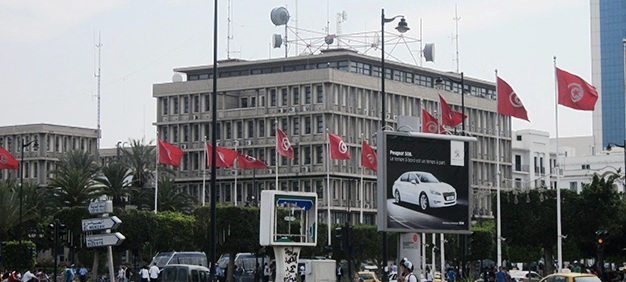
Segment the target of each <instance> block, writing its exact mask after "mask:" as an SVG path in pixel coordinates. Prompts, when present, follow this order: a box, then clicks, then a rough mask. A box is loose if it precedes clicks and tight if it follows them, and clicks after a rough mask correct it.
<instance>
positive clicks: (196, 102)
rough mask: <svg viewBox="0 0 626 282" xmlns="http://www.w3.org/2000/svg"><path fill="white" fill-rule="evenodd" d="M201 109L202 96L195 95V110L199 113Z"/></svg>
mask: <svg viewBox="0 0 626 282" xmlns="http://www.w3.org/2000/svg"><path fill="white" fill-rule="evenodd" d="M199 111H200V96H198V95H195V96H193V112H194V113H197V112H199Z"/></svg>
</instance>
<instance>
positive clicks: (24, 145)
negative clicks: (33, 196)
mask: <svg viewBox="0 0 626 282" xmlns="http://www.w3.org/2000/svg"><path fill="white" fill-rule="evenodd" d="M30 145H33V150H35V149H37V148H38V147H39V143H37V139H35V140H32V141H28V142H26V140H25V139H24V137H22V148H21V150H22V151H21V155H20V167H19V168H20V170H19V173H20V228H19V238H20V254H21V257H22V263H23V262H24V258H23V254H22V253H23V252H22V233H23V232H22V202H23V201H24V148H26V147H28V146H30Z"/></svg>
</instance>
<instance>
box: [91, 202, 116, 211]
mask: <svg viewBox="0 0 626 282" xmlns="http://www.w3.org/2000/svg"><path fill="white" fill-rule="evenodd" d="M87 209H88V210H89V214H103V213H112V212H113V201H99V202H92V203H89V207H88V208H87Z"/></svg>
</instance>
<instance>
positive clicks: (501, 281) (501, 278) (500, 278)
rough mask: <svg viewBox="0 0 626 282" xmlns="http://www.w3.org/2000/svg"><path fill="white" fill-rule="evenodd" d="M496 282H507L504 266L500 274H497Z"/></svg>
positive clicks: (499, 270) (499, 269)
mask: <svg viewBox="0 0 626 282" xmlns="http://www.w3.org/2000/svg"><path fill="white" fill-rule="evenodd" d="M496 282H506V274H504V270H503V269H502V266H500V267H499V268H498V272H496Z"/></svg>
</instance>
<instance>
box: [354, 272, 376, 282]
mask: <svg viewBox="0 0 626 282" xmlns="http://www.w3.org/2000/svg"><path fill="white" fill-rule="evenodd" d="M357 274H358V275H359V277H360V278H361V279H363V282H380V280H378V277H376V273H374V272H371V271H359V272H358V273H357Z"/></svg>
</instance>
